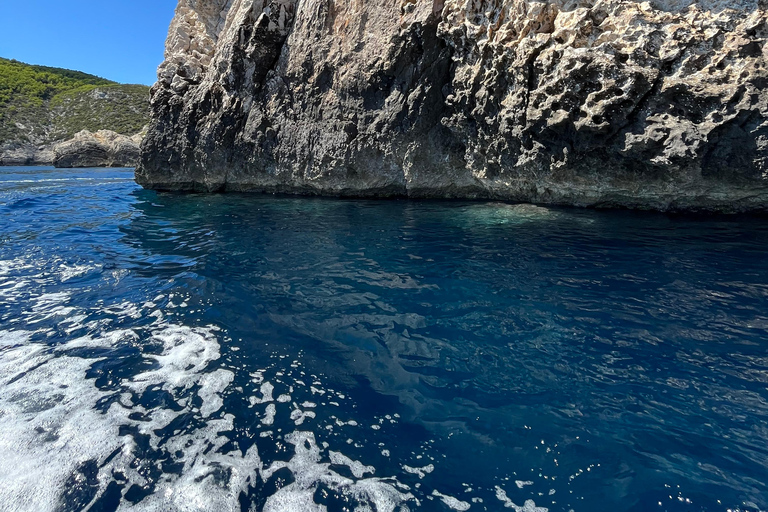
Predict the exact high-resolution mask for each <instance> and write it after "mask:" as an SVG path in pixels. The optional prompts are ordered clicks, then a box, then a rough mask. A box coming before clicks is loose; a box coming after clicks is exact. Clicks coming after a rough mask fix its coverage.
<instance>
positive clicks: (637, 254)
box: [121, 191, 768, 510]
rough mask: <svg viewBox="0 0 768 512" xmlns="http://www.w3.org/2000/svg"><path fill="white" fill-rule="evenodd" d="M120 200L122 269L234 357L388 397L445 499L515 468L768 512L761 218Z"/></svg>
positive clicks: (580, 487) (765, 268)
mask: <svg viewBox="0 0 768 512" xmlns="http://www.w3.org/2000/svg"><path fill="white" fill-rule="evenodd" d="M133 194H134V197H135V199H136V202H135V203H134V205H133V208H135V209H136V213H137V214H136V215H133V216H132V218H131V221H130V222H129V223H127V224H126V225H124V226H123V227H122V228H121V231H122V233H123V235H124V237H123V238H122V242H123V243H125V244H127V245H129V246H130V247H131V248H132V249H133V250H135V251H139V252H140V253H141V254H142V255H143V256H142V257H141V258H139V259H138V260H137V262H136V263H135V268H134V270H135V272H136V274H137V275H139V276H144V277H147V278H153V279H156V278H158V277H160V278H162V279H167V280H169V282H170V281H172V282H173V286H172V288H173V287H178V288H180V289H183V290H185V291H186V292H187V293H189V294H190V295H191V296H190V298H189V299H188V302H189V303H190V304H191V305H192V306H191V308H192V309H195V307H196V306H195V305H197V306H198V307H200V309H198V311H202V313H198V315H202V317H201V318H198V321H200V322H202V323H206V322H215V323H217V324H218V325H221V326H222V327H224V328H225V329H226V330H227V332H228V333H229V335H230V336H231V337H232V338H233V339H234V340H238V343H240V344H241V345H242V346H241V348H242V349H243V351H242V352H240V353H239V355H238V357H239V358H244V359H245V360H246V363H245V364H257V361H259V360H260V359H261V358H262V357H263V355H264V354H266V353H268V352H275V351H278V352H283V353H285V354H288V355H289V357H292V356H293V355H296V354H299V353H301V354H303V355H304V357H305V358H306V359H307V360H309V361H311V365H310V366H311V367H312V368H313V369H315V370H317V371H319V372H322V373H324V374H326V375H328V376H331V377H332V378H333V379H334V380H335V382H336V384H335V385H337V386H340V387H342V388H344V389H347V390H348V391H349V392H350V393H352V394H355V395H357V402H358V403H359V404H361V411H358V413H359V414H370V415H372V416H373V415H375V414H376V412H377V411H379V410H391V409H392V407H393V405H392V404H397V405H396V410H397V411H398V412H399V413H400V414H401V415H402V416H403V417H404V419H405V423H404V425H409V427H408V428H417V430H415V431H412V432H411V433H410V434H409V435H410V436H411V437H412V438H413V439H412V441H408V436H404V437H403V438H402V441H401V442H402V443H403V444H405V445H408V444H409V443H410V442H413V443H414V444H418V443H419V442H426V441H428V440H429V439H430V438H432V440H435V439H436V440H437V441H436V443H437V446H439V447H440V450H442V452H443V453H447V454H449V459H448V460H447V461H445V468H446V471H445V473H443V474H444V475H455V477H456V478H458V479H457V480H456V481H450V482H447V483H446V485H448V487H449V488H455V489H461V480H460V478H461V476H462V475H468V474H472V475H487V476H488V480H489V481H490V480H492V479H493V478H492V476H493V477H498V476H499V475H507V476H508V477H509V478H512V479H513V480H514V479H516V478H517V477H519V478H520V479H521V480H526V479H527V478H525V477H526V476H530V475H531V472H532V471H533V472H535V473H536V475H538V474H545V475H549V476H550V477H551V478H552V481H551V482H547V483H544V484H543V486H542V487H541V489H539V488H538V487H539V486H540V485H541V484H539V483H537V484H536V487H535V488H534V489H533V490H534V491H539V492H542V493H544V495H546V494H547V493H548V492H550V488H552V490H557V491H558V492H561V493H572V494H573V495H575V496H578V501H575V502H573V503H571V504H572V505H576V504H578V505H580V506H581V507H586V509H590V510H597V509H605V507H607V506H608V505H607V504H610V507H609V508H611V509H617V510H647V509H648V508H649V506H650V505H651V504H654V505H655V504H656V503H657V502H663V503H664V506H665V507H666V509H667V510H688V509H689V507H690V505H689V503H690V502H689V501H686V500H692V501H693V502H694V503H696V504H698V506H702V507H704V508H707V507H711V509H715V507H716V503H715V501H714V498H713V497H714V496H719V497H731V498H736V497H739V500H740V501H741V502H747V503H748V502H749V501H751V502H752V503H753V505H755V506H758V507H761V508H763V509H765V508H766V507H768V501H766V498H765V496H766V495H768V494H767V493H768V489H766V484H765V482H768V470H767V469H766V468H768V464H767V463H768V449H766V446H768V429H766V427H765V425H766V424H768V392H766V382H768V377H766V375H768V356H766V353H767V352H766V349H768V336H766V333H767V332H768V316H767V314H766V311H765V304H766V299H767V298H768V258H765V257H764V255H765V250H766V249H767V248H768V228H767V227H766V225H765V223H764V220H763V219H760V218H752V217H722V218H720V217H715V218H696V217H687V216H667V215H660V214H648V213H636V212H596V211H582V210H569V209H557V208H542V207H536V206H530V205H505V204H484V203H460V202H455V203H441V202H408V201H392V202H380V201H352V200H328V199H307V198H298V199H297V198H273V197H265V196H261V197H256V196H240V195H227V196H220V195H212V196H203V195H188V196H180V195H173V194H155V193H153V192H146V191H136V192H134V193H133ZM203 306H204V307H203ZM249 358H250V360H251V363H248V360H249ZM383 404H386V407H385V406H384V405H383ZM356 414H357V413H356ZM403 428H406V427H405V426H404V427H403ZM381 464H382V465H383V466H384V470H385V472H386V469H387V468H386V462H382V463H381ZM377 467H379V466H378V464H377ZM451 470H453V471H451ZM446 478H447V479H448V480H452V479H453V477H451V476H447V477H446ZM554 482H558V483H557V484H555V483H554ZM670 486H671V487H670ZM678 486H679V487H678ZM745 497H746V499H745ZM562 499H563V501H567V499H570V498H568V497H566V496H563V497H562ZM731 502H732V501H731ZM561 503H562V502H561ZM595 507H597V508H595ZM702 509H703V508H702Z"/></svg>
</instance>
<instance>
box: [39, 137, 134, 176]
mask: <svg viewBox="0 0 768 512" xmlns="http://www.w3.org/2000/svg"><path fill="white" fill-rule="evenodd" d="M140 143H141V134H138V135H134V136H133V137H127V136H125V135H120V134H118V133H115V132H112V131H109V130H99V131H97V132H96V133H91V132H89V131H87V130H83V131H81V132H79V133H78V134H76V135H75V137H74V138H73V139H71V140H68V141H66V142H61V143H59V144H56V145H55V146H54V147H53V153H54V158H53V165H54V166H56V167H135V166H136V164H137V162H138V161H139V144H140Z"/></svg>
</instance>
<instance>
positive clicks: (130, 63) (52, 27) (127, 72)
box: [0, 0, 176, 85]
mask: <svg viewBox="0 0 768 512" xmlns="http://www.w3.org/2000/svg"><path fill="white" fill-rule="evenodd" d="M175 8H176V0H99V1H97V0H0V57H5V58H7V59H16V60H19V61H22V62H27V63H29V64H41V65H44V66H55V67H60V68H68V69H75V70H78V71H84V72H86V73H91V74H94V75H98V76H101V77H104V78H107V79H110V80H114V81H116V82H123V83H138V84H147V85H151V84H152V83H154V82H155V77H156V70H157V66H158V65H159V64H160V63H161V62H162V60H163V46H164V43H165V36H166V34H167V33H168V25H169V24H170V22H171V18H172V17H173V10H174V9H175Z"/></svg>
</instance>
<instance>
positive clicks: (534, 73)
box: [137, 0, 768, 211]
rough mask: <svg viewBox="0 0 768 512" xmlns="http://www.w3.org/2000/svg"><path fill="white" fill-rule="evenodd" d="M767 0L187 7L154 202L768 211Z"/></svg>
mask: <svg viewBox="0 0 768 512" xmlns="http://www.w3.org/2000/svg"><path fill="white" fill-rule="evenodd" d="M767 21H768V14H767V11H766V5H765V4H764V3H763V2H762V0H761V1H757V0H703V1H693V0H654V1H651V2H636V1H633V0H601V1H597V0H550V1H546V2H537V1H529V0H384V1H382V2H376V3H371V2H362V1H361V0H228V1H224V0H217V1H213V2H201V1H197V0H180V2H179V7H178V9H177V15H176V18H175V19H174V21H173V23H172V26H171V29H170V32H169V37H168V42H167V48H166V61H165V63H164V64H163V65H162V66H161V68H160V70H159V80H158V83H157V84H156V85H155V86H154V88H153V91H152V111H153V119H152V124H151V126H150V130H149V133H148V136H147V137H146V138H145V140H144V143H143V146H142V163H141V165H140V167H139V169H138V170H137V180H138V181H139V183H141V184H142V185H144V186H146V187H150V188H157V189H174V190H203V191H226V190H232V191H263V192H289V193H302V194H327V195H341V196H410V197H463V198H494V199H505V200H515V201H532V202H541V203H559V204H573V205H583V206H617V207H631V208H650V209H660V210H670V209H684V210H691V209H693V210H719V211H743V210H765V209H768V92H766V84H768V68H766V52H768V49H766V48H767V47H766V44H765V43H766V38H767V37H768V28H767V26H766V22H767Z"/></svg>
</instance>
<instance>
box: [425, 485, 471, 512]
mask: <svg viewBox="0 0 768 512" xmlns="http://www.w3.org/2000/svg"><path fill="white" fill-rule="evenodd" d="M432 496H435V497H436V498H440V500H441V501H442V502H443V503H445V505H446V506H447V507H448V508H450V509H452V510H458V511H459V512H465V511H466V510H469V509H470V508H471V505H470V504H469V503H467V502H466V501H461V500H460V499H457V498H454V497H453V496H448V495H445V494H442V493H440V492H438V491H437V490H435V491H432Z"/></svg>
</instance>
